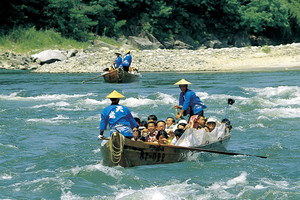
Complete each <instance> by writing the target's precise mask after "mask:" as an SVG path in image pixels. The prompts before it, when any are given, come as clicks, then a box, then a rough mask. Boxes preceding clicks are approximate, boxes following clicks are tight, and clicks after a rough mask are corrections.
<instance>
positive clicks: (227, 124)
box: [221, 118, 232, 131]
mask: <svg viewBox="0 0 300 200" xmlns="http://www.w3.org/2000/svg"><path fill="white" fill-rule="evenodd" d="M221 123H224V124H225V125H226V128H227V129H228V131H231V129H232V125H231V124H230V121H229V119H226V118H225V119H222V121H221Z"/></svg>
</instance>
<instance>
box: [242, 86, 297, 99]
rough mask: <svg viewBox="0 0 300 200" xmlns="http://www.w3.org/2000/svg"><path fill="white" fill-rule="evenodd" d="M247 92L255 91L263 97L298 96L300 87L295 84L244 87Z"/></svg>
mask: <svg viewBox="0 0 300 200" xmlns="http://www.w3.org/2000/svg"><path fill="white" fill-rule="evenodd" d="M244 90H246V91H248V92H254V93H257V95H258V96H262V97H265V98H270V97H285V96H291V97H299V96H300V87H297V86H278V87H265V88H244Z"/></svg>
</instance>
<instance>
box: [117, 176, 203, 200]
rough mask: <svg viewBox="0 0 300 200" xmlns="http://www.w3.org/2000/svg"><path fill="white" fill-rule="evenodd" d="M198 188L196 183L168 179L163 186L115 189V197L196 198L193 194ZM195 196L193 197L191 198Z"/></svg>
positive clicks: (135, 198)
mask: <svg viewBox="0 0 300 200" xmlns="http://www.w3.org/2000/svg"><path fill="white" fill-rule="evenodd" d="M197 189H198V185H197V184H189V183H188V181H185V182H183V183H180V182H178V181H169V182H168V183H166V185H164V186H152V187H147V188H142V189H138V190H134V189H122V188H120V189H117V188H116V193H115V199H133V200H140V199H144V200H158V199H159V200H163V199H165V200H177V199H178V200H180V199H197V198H196V197H195V196H194V195H193V194H195V193H196V191H197ZM193 197H195V198H193Z"/></svg>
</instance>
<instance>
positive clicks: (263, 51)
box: [0, 43, 300, 73]
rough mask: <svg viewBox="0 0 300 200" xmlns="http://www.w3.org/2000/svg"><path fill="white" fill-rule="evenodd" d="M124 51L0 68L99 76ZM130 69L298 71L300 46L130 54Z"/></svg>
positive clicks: (1, 62)
mask: <svg viewBox="0 0 300 200" xmlns="http://www.w3.org/2000/svg"><path fill="white" fill-rule="evenodd" d="M126 48H128V47H123V48H120V49H116V48H114V47H107V46H91V47H89V48H88V49H85V50H76V51H74V50H73V51H72V52H73V53H71V51H69V52H67V51H62V53H64V54H65V55H66V59H65V60H63V61H56V62H54V63H50V64H42V65H41V63H40V62H37V61H36V59H34V58H32V56H31V55H17V54H14V55H11V54H12V53H7V52H6V53H2V54H1V55H0V67H1V68H5V69H31V70H33V72H37V73H87V72H102V70H103V69H104V68H106V67H108V66H110V65H111V63H112V61H113V59H114V57H115V55H114V52H116V51H119V52H121V53H124V52H125V50H126ZM131 54H132V56H133V63H132V66H134V67H137V68H138V69H139V71H141V72H166V71H178V72H188V71H190V72H192V71H198V72H201V71H207V72H210V71H255V70H262V71H266V70H294V69H300V43H293V44H287V45H279V46H264V47H243V48H222V49H210V48H208V49H199V50H185V49H181V50H165V49H157V50H132V53H131Z"/></svg>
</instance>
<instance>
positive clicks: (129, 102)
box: [120, 92, 177, 107]
mask: <svg viewBox="0 0 300 200" xmlns="http://www.w3.org/2000/svg"><path fill="white" fill-rule="evenodd" d="M176 100H177V99H175V98H174V97H173V96H172V95H168V94H164V93H160V92H159V93H157V98H156V99H149V98H147V97H138V98H135V97H129V98H126V99H124V100H121V101H120V104H122V105H124V106H128V107H139V106H158V105H166V104H167V105H169V104H172V105H173V104H175V103H176Z"/></svg>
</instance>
